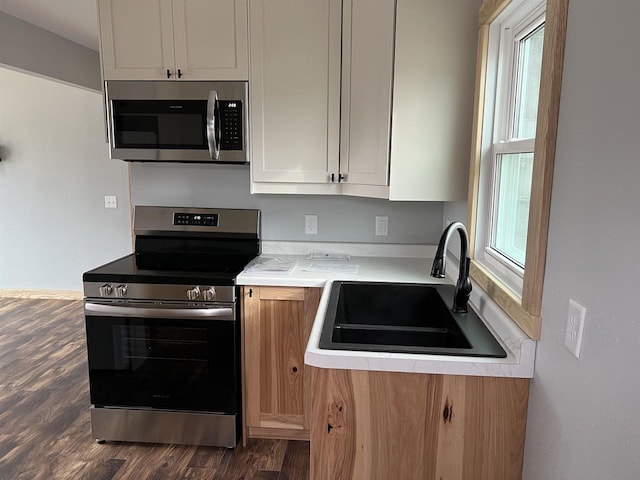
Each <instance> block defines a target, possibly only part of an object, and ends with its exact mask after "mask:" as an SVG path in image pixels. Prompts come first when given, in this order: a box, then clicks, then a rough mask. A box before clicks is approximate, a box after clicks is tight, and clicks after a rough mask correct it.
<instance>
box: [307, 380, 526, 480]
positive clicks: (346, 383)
mask: <svg viewBox="0 0 640 480" xmlns="http://www.w3.org/2000/svg"><path fill="white" fill-rule="evenodd" d="M309 368H310V370H311V378H312V386H311V389H312V390H311V391H312V392H313V400H312V423H311V480H388V479H393V480H418V479H425V480H432V479H438V480H458V479H460V480H461V479H465V480H517V479H519V478H521V475H522V458H523V449H524V436H525V423H526V414H527V400H528V391H529V380H528V379H519V378H494V377H464V376H453V375H427V374H415V373H395V372H369V371H356V370H331V369H320V368H312V367H309Z"/></svg>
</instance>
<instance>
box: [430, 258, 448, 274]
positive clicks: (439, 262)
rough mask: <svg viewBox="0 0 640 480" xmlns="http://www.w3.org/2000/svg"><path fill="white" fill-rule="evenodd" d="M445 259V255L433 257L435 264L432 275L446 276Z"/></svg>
mask: <svg viewBox="0 0 640 480" xmlns="http://www.w3.org/2000/svg"><path fill="white" fill-rule="evenodd" d="M444 260H445V257H438V256H436V258H434V259H433V266H432V267H431V276H432V277H435V278H444Z"/></svg>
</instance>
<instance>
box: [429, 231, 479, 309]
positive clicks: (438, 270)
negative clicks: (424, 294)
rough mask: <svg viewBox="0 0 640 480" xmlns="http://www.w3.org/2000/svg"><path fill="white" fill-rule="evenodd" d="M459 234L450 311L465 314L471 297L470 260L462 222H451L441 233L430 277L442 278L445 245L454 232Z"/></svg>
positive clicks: (445, 254)
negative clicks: (455, 277) (456, 272)
mask: <svg viewBox="0 0 640 480" xmlns="http://www.w3.org/2000/svg"><path fill="white" fill-rule="evenodd" d="M456 231H457V232H458V233H459V234H460V268H459V272H458V281H457V282H456V289H455V293H454V295H453V307H452V310H453V312H455V313H465V312H467V311H468V309H467V303H468V302H469V296H470V295H471V288H472V287H471V280H470V279H469V266H470V265H471V258H470V257H469V235H468V234H467V229H466V227H465V226H464V224H463V223H462V222H453V223H451V224H450V225H449V226H448V227H447V228H445V229H444V231H443V232H442V236H441V237H440V241H439V242H438V250H437V251H436V256H435V258H434V259H433V266H432V267H431V276H432V277H436V278H444V275H445V269H446V266H447V245H448V244H449V240H450V239H451V236H452V235H453V233H454V232H456Z"/></svg>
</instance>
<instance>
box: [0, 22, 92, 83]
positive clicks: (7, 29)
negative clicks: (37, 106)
mask: <svg viewBox="0 0 640 480" xmlns="http://www.w3.org/2000/svg"><path fill="white" fill-rule="evenodd" d="M96 23H97V20H96ZM96 28H97V25H96ZM0 64H4V65H10V66H11V67H13V68H17V69H20V70H24V71H28V72H34V73H37V74H39V75H44V76H46V77H51V78H56V79H58V80H61V81H63V82H68V83H71V84H75V85H82V86H84V87H87V88H91V89H93V90H101V89H102V80H101V78H100V56H99V55H98V52H96V51H95V50H91V49H90V48H87V47H84V46H82V45H79V44H77V43H74V42H72V41H71V40H67V39H66V38H63V37H61V36H59V35H56V34H55V33H51V32H49V31H47V30H43V29H42V28H39V27H36V26H35V25H32V24H30V23H27V22H25V21H22V20H20V19H18V18H15V17H12V16H11V15H7V14H6V13H4V12H0Z"/></svg>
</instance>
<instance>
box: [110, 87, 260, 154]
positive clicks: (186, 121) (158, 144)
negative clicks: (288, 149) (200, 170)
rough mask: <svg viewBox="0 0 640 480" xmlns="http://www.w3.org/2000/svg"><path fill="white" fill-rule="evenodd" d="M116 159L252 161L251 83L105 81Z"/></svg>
mask: <svg viewBox="0 0 640 480" xmlns="http://www.w3.org/2000/svg"><path fill="white" fill-rule="evenodd" d="M105 93H106V100H107V119H108V129H109V144H110V155H111V158H117V159H120V160H128V161H156V162H199V163H216V162H218V163H248V161H249V154H248V145H247V143H248V131H247V82H188V81H187V82H183V81H148V82H147V81H112V80H108V81H107V82H105Z"/></svg>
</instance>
